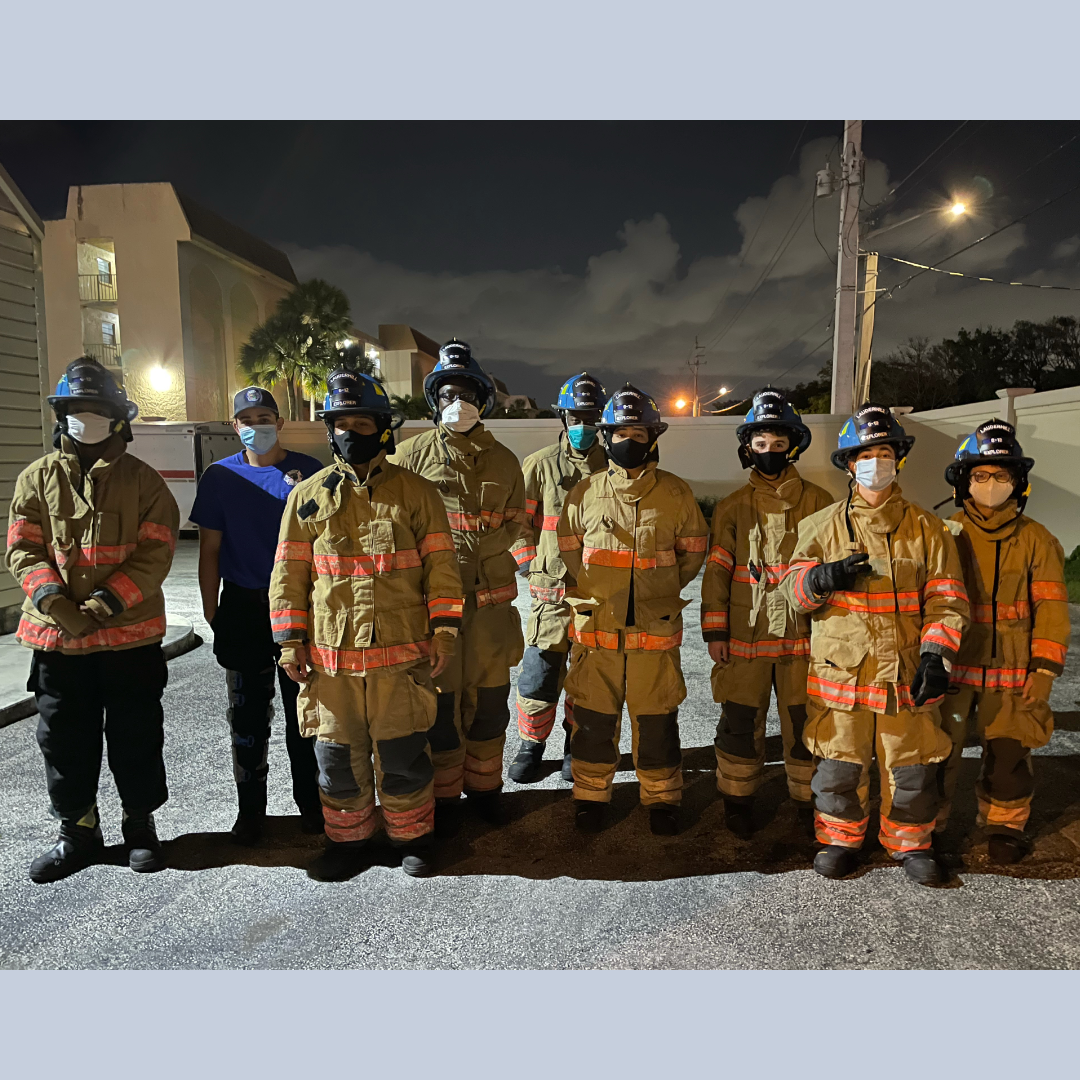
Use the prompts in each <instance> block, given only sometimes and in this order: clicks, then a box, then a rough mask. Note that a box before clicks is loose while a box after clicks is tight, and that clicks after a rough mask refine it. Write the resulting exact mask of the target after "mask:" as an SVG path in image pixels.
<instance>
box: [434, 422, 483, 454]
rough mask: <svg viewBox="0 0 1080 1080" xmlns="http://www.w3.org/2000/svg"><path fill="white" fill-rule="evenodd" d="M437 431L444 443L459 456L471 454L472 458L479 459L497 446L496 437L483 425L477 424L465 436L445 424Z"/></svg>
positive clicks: (440, 425)
mask: <svg viewBox="0 0 1080 1080" xmlns="http://www.w3.org/2000/svg"><path fill="white" fill-rule="evenodd" d="M437 430H438V432H439V437H440V438H441V439H442V440H443V442H444V443H446V445H447V446H449V447H452V448H453V449H454V450H455V451H457V453H459V454H469V455H471V456H472V457H477V456H479V455H480V454H482V453H483V452H484V451H485V450H490V449H491V448H492V447H493V446H494V445H495V436H494V435H492V434H491V432H490V431H488V430H487V428H485V427H484V425H483V424H477V425H476V427H474V428H473V429H472V431H469V432H467V433H464V434H463V433H462V432H460V431H454V429H453V428H449V427H447V426H446V425H445V424H439V426H438V429H437Z"/></svg>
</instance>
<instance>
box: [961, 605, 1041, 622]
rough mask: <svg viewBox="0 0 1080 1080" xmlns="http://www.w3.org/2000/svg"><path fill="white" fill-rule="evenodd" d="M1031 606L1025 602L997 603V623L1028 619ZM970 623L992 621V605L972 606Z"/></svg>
mask: <svg viewBox="0 0 1080 1080" xmlns="http://www.w3.org/2000/svg"><path fill="white" fill-rule="evenodd" d="M1030 618H1031V605H1030V604H1029V603H1028V602H1027V601H1026V600H1020V601H1017V603H1015V604H1002V603H998V606H997V620H998V622H1008V621H1010V620H1013V619H1030ZM971 621H972V622H977V623H989V622H993V621H994V607H993V605H992V604H972V605H971Z"/></svg>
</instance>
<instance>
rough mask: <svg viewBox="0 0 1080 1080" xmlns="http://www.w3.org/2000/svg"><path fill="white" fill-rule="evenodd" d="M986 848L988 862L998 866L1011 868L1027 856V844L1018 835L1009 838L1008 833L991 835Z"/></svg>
mask: <svg viewBox="0 0 1080 1080" xmlns="http://www.w3.org/2000/svg"><path fill="white" fill-rule="evenodd" d="M987 848H988V852H989V855H990V861H991V862H996V863H997V864H998V866H1011V865H1012V864H1013V863H1018V862H1019V861H1020V860H1021V859H1022V858H1023V857H1024V856H1025V855H1026V854H1027V842H1026V841H1025V840H1024V837H1023V836H1022V835H1021V834H1019V833H1017V835H1016V836H1010V835H1009V834H1008V833H991V834H990V839H989V841H988V843H987Z"/></svg>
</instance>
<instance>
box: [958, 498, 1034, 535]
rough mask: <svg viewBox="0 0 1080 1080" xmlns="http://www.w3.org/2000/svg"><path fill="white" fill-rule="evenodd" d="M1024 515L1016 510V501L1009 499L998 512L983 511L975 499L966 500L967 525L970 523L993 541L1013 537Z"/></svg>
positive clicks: (965, 515)
mask: <svg viewBox="0 0 1080 1080" xmlns="http://www.w3.org/2000/svg"><path fill="white" fill-rule="evenodd" d="M1021 517H1023V515H1022V514H1021V513H1020V512H1019V510H1017V508H1016V500H1015V499H1009V501H1008V502H1007V503H1005V504H1004V506H999V507H998V508H997V509H996V510H983V509H982V508H981V507H980V506H979V505H978V504H977V503H976V502H975V500H974V499H965V500H964V518H965V524H967V523H970V524H971V525H972V526H973V527H974V528H976V529H978V530H979V532H981V533H984V534H986V536H988V537H990V538H991V539H993V540H1004V539H1005V538H1006V537H1008V536H1012V534H1013V533H1014V532H1016V530H1017V528H1018V527H1019V525H1020V519H1021Z"/></svg>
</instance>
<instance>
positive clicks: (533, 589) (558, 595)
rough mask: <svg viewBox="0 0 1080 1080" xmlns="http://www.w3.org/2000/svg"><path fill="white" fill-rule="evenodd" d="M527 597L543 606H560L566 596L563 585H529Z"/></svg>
mask: <svg viewBox="0 0 1080 1080" xmlns="http://www.w3.org/2000/svg"><path fill="white" fill-rule="evenodd" d="M529 595H530V596H531V597H532V598H533V599H534V600H539V601H540V602H541V603H544V604H561V603H562V600H563V597H564V596H566V586H565V585H552V586H550V587H549V586H547V585H530V586H529Z"/></svg>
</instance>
